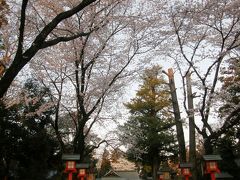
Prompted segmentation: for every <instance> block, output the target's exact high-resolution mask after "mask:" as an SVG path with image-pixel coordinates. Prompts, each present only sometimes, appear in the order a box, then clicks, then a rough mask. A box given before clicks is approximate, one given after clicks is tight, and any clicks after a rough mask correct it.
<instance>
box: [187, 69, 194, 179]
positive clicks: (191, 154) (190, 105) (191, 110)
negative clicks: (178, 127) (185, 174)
mask: <svg viewBox="0 0 240 180" xmlns="http://www.w3.org/2000/svg"><path fill="white" fill-rule="evenodd" d="M186 83H187V102H188V119H189V161H190V162H191V163H192V164H193V168H192V177H193V179H194V180H195V179H196V177H197V176H196V138H195V120H194V106H193V98H194V97H193V94H192V82H191V74H190V72H188V73H187V75H186Z"/></svg>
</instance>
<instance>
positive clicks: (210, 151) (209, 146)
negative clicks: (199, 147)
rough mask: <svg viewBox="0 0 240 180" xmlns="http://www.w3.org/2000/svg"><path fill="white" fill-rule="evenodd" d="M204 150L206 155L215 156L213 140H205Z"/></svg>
mask: <svg viewBox="0 0 240 180" xmlns="http://www.w3.org/2000/svg"><path fill="white" fill-rule="evenodd" d="M203 146H204V150H205V154H213V145H212V142H211V139H209V138H206V139H204V144H203Z"/></svg>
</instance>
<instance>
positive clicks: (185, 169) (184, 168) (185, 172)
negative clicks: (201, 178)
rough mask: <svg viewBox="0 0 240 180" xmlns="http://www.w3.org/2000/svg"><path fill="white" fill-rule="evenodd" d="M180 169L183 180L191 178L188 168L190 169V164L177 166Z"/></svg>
mask: <svg viewBox="0 0 240 180" xmlns="http://www.w3.org/2000/svg"><path fill="white" fill-rule="evenodd" d="M179 167H180V168H181V172H182V175H183V176H184V177H185V180H188V179H189V177H190V176H192V174H191V171H190V168H192V164H191V163H181V164H179Z"/></svg>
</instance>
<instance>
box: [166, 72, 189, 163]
mask: <svg viewBox="0 0 240 180" xmlns="http://www.w3.org/2000/svg"><path fill="white" fill-rule="evenodd" d="M164 73H165V74H167V76H168V79H169V87H170V91H171V97H172V105H173V112H174V118H175V123H176V130H177V140H178V146H179V159H180V163H184V162H186V147H185V139H184V132H183V127H182V121H181V115H180V110H179V105H178V99H177V93H176V87H175V81H174V74H173V69H172V68H169V69H168V73H166V72H164Z"/></svg>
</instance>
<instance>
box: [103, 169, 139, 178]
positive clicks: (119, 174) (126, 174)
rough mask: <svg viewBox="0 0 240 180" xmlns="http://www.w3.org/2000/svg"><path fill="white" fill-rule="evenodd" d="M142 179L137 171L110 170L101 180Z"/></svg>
mask: <svg viewBox="0 0 240 180" xmlns="http://www.w3.org/2000/svg"><path fill="white" fill-rule="evenodd" d="M115 179H117V180H140V179H139V176H138V173H137V171H114V170H113V169H112V170H110V171H109V172H108V173H106V174H105V175H104V177H102V178H101V180H115Z"/></svg>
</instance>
